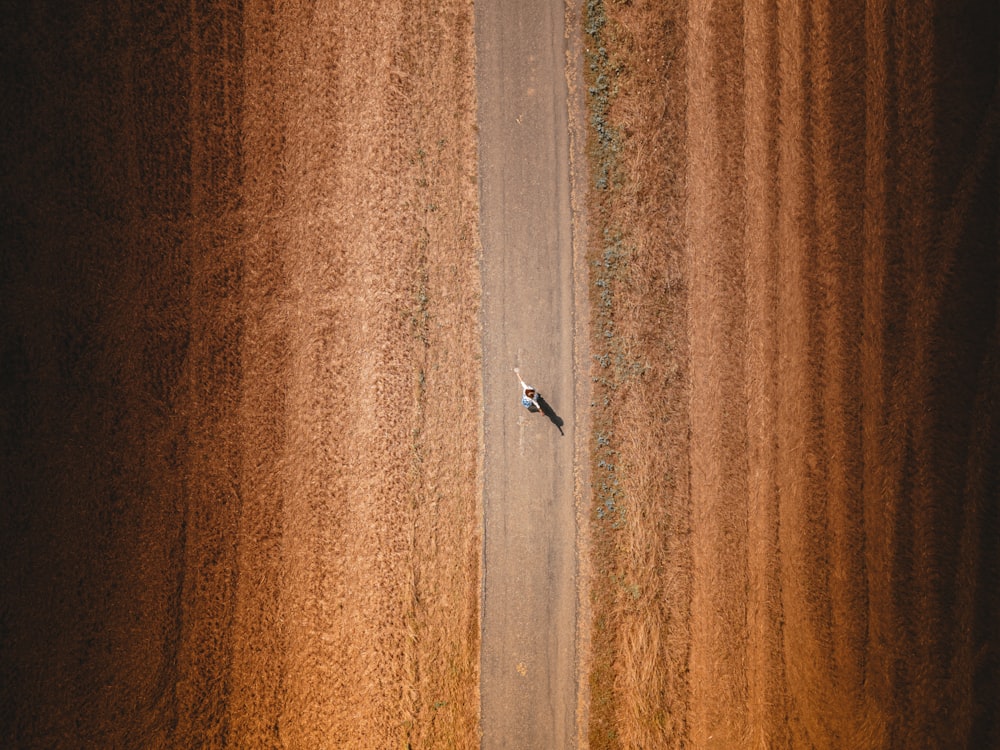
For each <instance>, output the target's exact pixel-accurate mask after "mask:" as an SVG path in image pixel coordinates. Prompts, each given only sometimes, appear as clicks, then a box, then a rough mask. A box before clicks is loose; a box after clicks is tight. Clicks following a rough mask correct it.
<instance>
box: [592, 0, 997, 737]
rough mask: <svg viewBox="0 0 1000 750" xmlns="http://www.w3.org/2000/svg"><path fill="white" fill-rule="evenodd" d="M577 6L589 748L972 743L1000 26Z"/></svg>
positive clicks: (992, 425)
mask: <svg viewBox="0 0 1000 750" xmlns="http://www.w3.org/2000/svg"><path fill="white" fill-rule="evenodd" d="M987 5H988V4H975V3H959V4H954V3H943V2H942V3H936V4H935V3H918V4H914V3H901V2H899V3H894V2H884V1H881V0H869V2H867V3H865V2H851V3H846V4H845V3H837V4H834V3H830V2H824V1H821V0H816V1H814V2H809V3H798V2H792V1H791V0H787V1H786V0H764V1H760V2H758V1H756V0H753V1H748V2H744V3H714V4H713V3H690V4H685V3H667V4H663V3H652V2H631V3H610V2H609V3H607V4H606V5H603V4H601V3H599V2H593V3H589V4H588V19H587V20H586V21H585V25H586V31H587V33H588V34H589V41H588V47H589V54H588V61H587V62H588V67H589V69H590V76H591V80H590V83H591V88H590V103H591V122H592V124H594V126H595V129H594V133H593V134H592V137H591V154H592V158H593V161H594V190H593V193H592V200H591V211H590V214H591V219H592V241H591V261H592V263H591V268H592V273H593V279H592V282H593V287H592V293H591V304H592V306H593V308H594V310H595V316H594V322H595V327H594V335H593V338H592V346H593V348H594V355H595V364H594V370H593V372H594V376H595V378H596V381H595V393H596V396H595V404H596V406H595V414H594V416H593V421H594V427H595V432H596V435H595V440H594V467H593V469H594V477H595V481H594V491H595V497H594V512H593V515H592V521H591V527H592V528H591V536H592V539H593V558H594V559H593V563H592V568H593V570H594V573H593V577H592V581H591V586H592V597H591V598H592V605H593V633H594V635H593V649H592V651H593V653H592V657H591V705H590V732H589V741H590V747H591V748H594V749H596V748H612V747H622V748H626V747H627V748H633V747H646V748H652V747H657V748H661V747H720V748H733V747H829V748H844V747H885V748H889V747H995V746H998V745H1000V722H998V721H997V716H998V715H1000V705H998V698H997V695H998V694H1000V691H998V686H1000V685H998V682H1000V680H998V678H1000V661H998V660H997V653H998V648H1000V641H998V636H997V630H996V628H995V627H994V625H993V623H995V622H997V620H998V616H1000V590H998V586H997V574H998V567H997V565H998V563H997V560H998V556H997V553H998V548H997V540H998V539H1000V533H998V532H1000V528H998V524H1000V518H998V511H1000V487H998V481H997V480H998V476H997V469H998V466H1000V455H998V453H1000V448H998V446H1000V435H998V430H1000V426H998V421H997V420H998V408H1000V392H998V386H1000V371H998V369H997V363H998V357H1000V340H998V336H1000V321H998V299H1000V298H998V284H1000V245H998V239H1000V234H998V215H1000V211H998V206H1000V203H998V199H1000V195H998V184H1000V174H998V161H1000V160H998V142H997V141H998V135H1000V123H998V120H997V116H998V115H997V112H998V104H1000V102H998V97H1000V94H998V79H1000V67H998V62H1000V54H998V53H1000V50H998V47H997V41H996V40H997V39H998V38H1000V13H998V11H997V8H996V6H995V5H994V6H992V7H986V6H987Z"/></svg>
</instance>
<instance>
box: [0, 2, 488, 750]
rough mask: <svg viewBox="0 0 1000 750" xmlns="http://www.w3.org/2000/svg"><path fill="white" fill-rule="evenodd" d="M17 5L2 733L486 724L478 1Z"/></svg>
mask: <svg viewBox="0 0 1000 750" xmlns="http://www.w3.org/2000/svg"><path fill="white" fill-rule="evenodd" d="M16 5H17V6H18V7H17V8H16V9H14V10H12V11H11V12H10V13H9V14H7V15H6V16H5V18H4V21H3V37H4V46H3V49H4V51H3V56H4V71H5V72H4V80H3V87H4V88H3V91H4V109H5V115H6V117H5V119H6V120H7V121H6V123H5V125H6V127H5V129H4V134H3V136H2V137H0V148H2V158H3V163H4V170H3V176H2V183H0V184H2V187H0V191H2V193H0V194H2V208H3V211H2V216H3V218H2V219H0V221H2V222H3V242H4V248H3V254H2V259H0V264H2V265H0V357H2V360H0V366H2V371H0V372H2V376H0V445H2V450H0V492H2V497H3V512H4V523H3V530H2V543H0V575H2V579H0V585H2V587H3V591H4V594H3V603H2V609H0V635H2V637H0V669H2V687H0V707H2V710H0V717H2V718H0V744H2V745H3V746H4V747H18V748H32V747H45V748H56V747H66V748H77V747H102V748H105V747H177V748H213V747H236V748H259V747H301V748H322V747H338V748H342V747H359V748H360V747H364V748H374V747H378V748H388V747H406V746H413V747H474V746H476V745H477V744H478V713H479V692H478V670H479V567H480V555H481V541H480V529H479V526H480V521H479V518H480V494H481V490H480V487H481V482H480V474H481V470H480V457H479V444H480V427H479V415H480V413H481V385H480V374H479V373H480V370H479V367H478V365H477V358H478V356H479V351H480V348H479V347H480V344H479V322H478V321H479V284H480V282H479V278H480V276H479V268H478V239H477V219H478V206H477V193H476V150H475V128H474V126H475V113H476V100H475V90H474V77H473V73H474V52H473V50H474V47H473V40H472V6H471V4H470V3H468V2H459V1H457V0H456V1H454V2H453V1H451V0H445V2H434V3H416V4H414V3H403V2H380V3H378V4H377V6H376V7H374V8H373V7H372V6H371V4H369V3H363V2H357V1H355V0H347V2H340V3H335V4H333V3H301V4H297V3H292V4H282V5H280V6H273V5H271V4H268V3H255V2H250V3H237V2H228V1H227V0H222V1H220V2H214V3H193V4H191V3H181V4H178V3H167V4H162V3H161V4H148V3H147V4H143V3H139V4H129V3H116V2H99V3H89V4H70V5H69V6H67V5H66V4H64V3H41V4H39V3H35V4H25V3H18V4H16Z"/></svg>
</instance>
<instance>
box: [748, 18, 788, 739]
mask: <svg viewBox="0 0 1000 750" xmlns="http://www.w3.org/2000/svg"><path fill="white" fill-rule="evenodd" d="M745 13H746V23H745V27H744V52H745V55H746V71H747V75H746V87H745V101H746V104H745V106H744V114H745V118H746V124H745V130H746V145H745V149H744V154H745V164H746V181H747V182H746V204H747V209H746V215H747V222H746V239H745V244H746V280H747V288H746V294H747V315H746V321H747V323H746V325H747V341H748V346H747V352H746V356H747V363H746V367H747V376H746V393H747V450H748V463H749V476H748V484H749V494H748V502H749V508H748V529H747V531H748V552H747V560H748V566H749V576H750V582H749V583H750V585H749V589H748V596H749V602H748V613H747V618H748V638H749V644H748V645H749V649H748V664H747V673H748V678H747V700H748V708H747V713H748V717H747V723H748V727H749V736H748V740H749V746H751V747H764V746H766V745H768V744H771V745H773V746H775V747H784V746H786V745H787V744H788V742H789V738H788V734H787V726H786V723H785V712H786V710H787V709H786V703H787V695H786V692H785V675H784V664H783V657H782V652H781V640H782V634H781V631H782V625H781V619H782V614H781V579H780V575H779V567H778V562H779V559H780V558H779V546H778V528H779V526H778V512H779V505H778V487H777V481H776V476H775V472H776V464H777V460H778V454H777V443H776V439H775V434H776V433H775V420H776V412H777V404H778V392H777V388H776V386H777V382H776V377H775V368H774V363H775V362H776V361H777V321H776V319H775V310H776V294H777V290H776V276H777V256H776V251H775V230H776V226H775V222H776V219H777V204H776V203H775V201H774V200H773V193H772V186H773V185H774V182H775V180H776V175H775V173H776V169H777V164H776V159H777V144H776V140H775V131H774V124H775V121H776V120H777V101H776V100H777V88H776V87H775V86H773V85H772V81H773V80H774V78H775V75H776V71H775V67H776V64H777V40H776V33H775V26H776V24H775V21H776V14H777V3H776V0H749V1H748V2H747V3H746V8H745Z"/></svg>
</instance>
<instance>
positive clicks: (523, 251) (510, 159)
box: [476, 0, 577, 750]
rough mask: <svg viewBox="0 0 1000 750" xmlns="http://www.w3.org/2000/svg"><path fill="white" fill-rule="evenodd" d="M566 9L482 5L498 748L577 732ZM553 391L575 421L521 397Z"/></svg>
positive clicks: (487, 730)
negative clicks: (525, 390)
mask: <svg viewBox="0 0 1000 750" xmlns="http://www.w3.org/2000/svg"><path fill="white" fill-rule="evenodd" d="M563 13H564V6H563V3H562V2H561V1H560V0H549V2H546V3H538V2H534V1H532V0H494V1H493V2H483V3H477V5H476V38H477V41H476V44H477V54H478V70H477V85H478V92H479V136H480V147H479V148H480V150H479V158H480V166H479V169H480V172H479V178H480V201H481V203H480V211H481V215H480V222H481V228H480V231H481V239H482V245H483V354H484V357H483V388H484V409H485V414H484V439H485V457H484V483H485V486H484V496H483V506H484V560H483V603H482V606H483V609H482V637H483V640H482V673H481V696H482V698H481V699H482V731H483V738H482V747H483V748H516V749H517V750H530V749H532V748H545V750H558V748H570V747H574V746H575V741H576V725H575V717H576V709H577V694H576V685H577V679H576V596H577V594H576V580H575V579H576V548H575V530H576V514H575V508H574V503H573V486H574V485H573V482H574V474H573V467H574V462H573V459H574V441H575V431H574V421H575V420H574V411H573V403H574V377H573V331H574V317H573V293H572V290H573V263H572V259H573V252H572V242H571V239H572V226H571V210H570V190H569V175H570V170H569V139H568V130H567V107H566V99H567V93H566V79H565V51H564V50H565V41H564V18H563ZM514 366H520V367H521V371H522V375H523V376H524V378H525V379H526V380H527V381H528V382H529V383H531V384H532V385H534V386H535V387H537V388H538V389H539V391H540V393H541V394H542V396H543V397H544V398H545V399H546V400H547V401H548V403H549V404H550V405H551V406H552V408H553V409H554V410H555V412H556V413H557V414H558V415H559V417H561V418H562V419H563V420H564V422H565V424H564V427H563V430H564V432H565V434H564V435H561V434H560V431H559V429H558V428H557V427H556V425H555V424H553V423H552V422H551V421H550V420H549V419H546V417H545V416H543V415H540V414H529V413H528V412H527V411H525V410H524V409H523V408H521V406H520V404H519V389H518V385H517V379H516V378H515V376H514V374H513V372H512V371H511V369H512V368H513V367H514Z"/></svg>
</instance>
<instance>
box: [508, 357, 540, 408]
mask: <svg viewBox="0 0 1000 750" xmlns="http://www.w3.org/2000/svg"><path fill="white" fill-rule="evenodd" d="M514 374H515V375H517V380H518V382H519V383H520V384H521V406H523V407H524V408H525V409H527V410H528V411H531V412H535V411H541V410H542V407H541V406H539V405H538V391H536V390H535V389H534V388H532V387H531V386H530V385H528V384H527V383H525V382H524V381H523V380H521V370H520V369H519V368H517V367H515V368H514Z"/></svg>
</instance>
